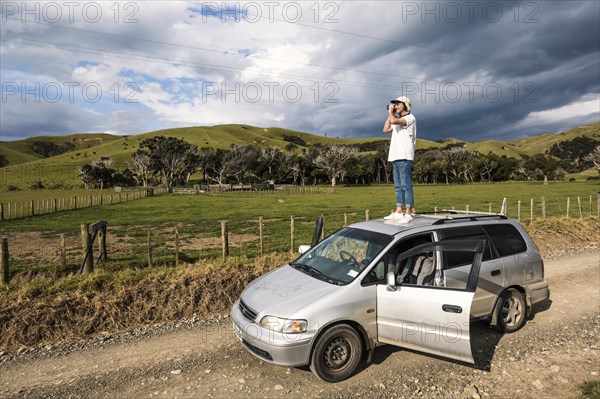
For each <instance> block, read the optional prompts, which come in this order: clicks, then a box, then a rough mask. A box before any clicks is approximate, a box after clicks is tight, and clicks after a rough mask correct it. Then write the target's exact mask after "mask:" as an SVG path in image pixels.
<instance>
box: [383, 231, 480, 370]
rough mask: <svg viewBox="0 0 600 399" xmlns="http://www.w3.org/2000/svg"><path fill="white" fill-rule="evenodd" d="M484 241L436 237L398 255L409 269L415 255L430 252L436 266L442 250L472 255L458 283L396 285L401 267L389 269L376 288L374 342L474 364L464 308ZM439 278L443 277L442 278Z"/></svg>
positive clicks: (474, 282) (469, 298) (467, 310)
mask: <svg viewBox="0 0 600 399" xmlns="http://www.w3.org/2000/svg"><path fill="white" fill-rule="evenodd" d="M485 243H486V240H469V241H462V240H461V241H458V240H456V241H453V240H448V241H442V242H432V243H427V244H423V245H419V246H417V247H415V248H412V249H410V250H408V251H406V252H404V253H403V254H401V255H400V257H399V259H398V263H400V262H401V261H403V260H408V262H403V263H404V264H405V267H409V265H410V264H411V263H412V264H414V263H415V260H416V259H417V257H418V256H419V255H422V254H427V253H429V254H431V253H434V254H435V257H436V258H438V259H436V261H435V263H434V265H435V267H436V268H441V265H442V264H443V262H440V260H441V259H439V257H440V256H442V257H443V256H444V253H448V252H453V251H454V252H456V251H460V252H468V253H472V254H473V262H472V264H471V266H470V271H469V277H468V279H467V281H466V283H465V284H464V286H460V287H455V288H445V287H439V286H435V285H417V284H408V283H403V282H398V283H397V278H398V275H399V274H402V270H397V271H396V272H395V273H394V272H389V273H388V275H387V285H383V284H380V285H378V286H377V335H378V341H380V342H384V343H387V344H392V345H397V346H401V347H405V348H408V349H414V350H417V351H422V352H426V353H431V354H434V355H438V356H443V357H448V358H451V359H456V360H460V361H464V362H468V363H474V360H473V355H472V353H471V342H470V331H469V330H470V310H471V303H472V301H473V296H474V294H475V289H476V288H477V279H478V277H479V270H480V268H481V259H482V255H483V250H484V248H485ZM442 280H443V279H442Z"/></svg>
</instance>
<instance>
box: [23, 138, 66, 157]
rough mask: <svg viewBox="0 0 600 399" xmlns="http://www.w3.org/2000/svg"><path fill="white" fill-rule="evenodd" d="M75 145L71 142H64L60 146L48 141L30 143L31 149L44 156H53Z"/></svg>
mask: <svg viewBox="0 0 600 399" xmlns="http://www.w3.org/2000/svg"><path fill="white" fill-rule="evenodd" d="M74 148H75V146H74V145H73V144H71V143H64V145H62V146H60V145H58V144H55V143H52V142H50V141H34V142H33V143H32V144H31V150H32V151H33V152H35V153H36V154H38V155H41V156H43V157H44V158H48V157H54V156H56V155H60V154H62V153H65V152H67V151H71V150H72V149H74Z"/></svg>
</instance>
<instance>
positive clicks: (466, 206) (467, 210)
mask: <svg viewBox="0 0 600 399" xmlns="http://www.w3.org/2000/svg"><path fill="white" fill-rule="evenodd" d="M469 208H470V207H469V205H468V204H467V205H465V211H466V212H467V213H468V212H469V210H470V209H469Z"/></svg>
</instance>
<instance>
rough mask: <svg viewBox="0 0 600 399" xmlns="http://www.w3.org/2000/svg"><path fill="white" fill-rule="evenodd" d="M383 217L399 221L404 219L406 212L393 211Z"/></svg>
mask: <svg viewBox="0 0 600 399" xmlns="http://www.w3.org/2000/svg"><path fill="white" fill-rule="evenodd" d="M383 219H384V220H392V221H395V222H399V221H400V220H402V219H404V214H403V213H398V212H392V213H390V214H389V215H387V216H386V217H384V218H383Z"/></svg>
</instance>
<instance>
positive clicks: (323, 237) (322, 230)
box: [321, 197, 600, 240]
mask: <svg viewBox="0 0 600 399" xmlns="http://www.w3.org/2000/svg"><path fill="white" fill-rule="evenodd" d="M598 198H599V199H598V201H600V197H598ZM324 239H325V216H323V228H322V229H321V240H324Z"/></svg>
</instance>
